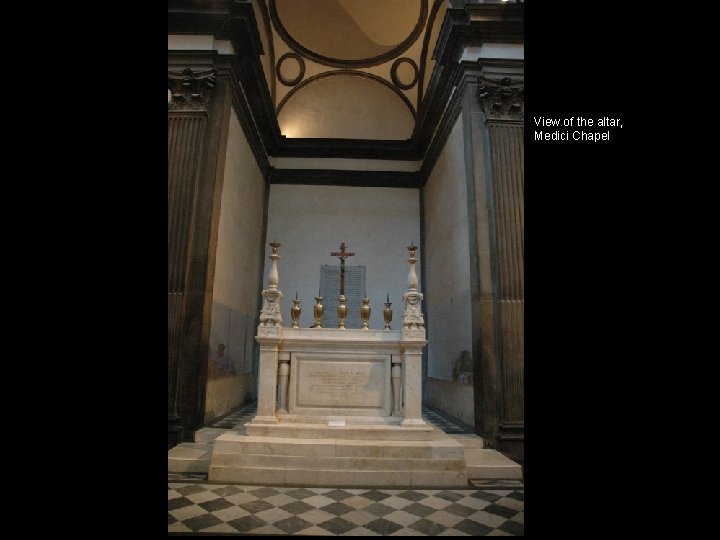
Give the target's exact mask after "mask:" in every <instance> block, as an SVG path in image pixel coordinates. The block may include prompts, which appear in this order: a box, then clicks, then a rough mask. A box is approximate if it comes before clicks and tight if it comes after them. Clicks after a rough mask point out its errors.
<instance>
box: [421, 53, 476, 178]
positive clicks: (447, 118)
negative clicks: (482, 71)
mask: <svg viewBox="0 0 720 540" xmlns="http://www.w3.org/2000/svg"><path fill="white" fill-rule="evenodd" d="M464 64H465V66H466V67H472V68H475V69H476V68H477V65H476V64H475V63H473V62H464ZM453 71H455V73H454V74H455V75H457V70H453ZM460 73H461V74H462V71H460ZM453 79H455V77H453ZM453 82H454V81H453ZM452 86H455V85H454V84H448V87H449V88H451V87H452ZM462 94H463V92H462V89H461V88H458V89H457V90H456V91H455V94H454V95H453V97H452V100H451V101H450V103H448V105H447V108H446V109H445V110H444V111H441V112H442V113H444V114H443V116H442V118H439V119H438V121H437V122H436V124H438V127H437V130H436V131H435V134H434V137H433V139H432V141H431V142H430V143H429V144H428V147H427V152H426V153H425V157H424V159H423V165H422V173H423V176H424V178H425V181H427V179H428V178H429V176H430V173H431V172H432V170H433V167H435V162H436V161H437V159H438V157H439V156H440V152H442V149H443V148H444V147H445V143H446V142H447V139H448V137H449V136H450V132H451V131H452V128H453V126H454V125H455V122H456V120H457V117H458V115H459V114H460V111H461V109H462V99H461V96H462ZM439 114H440V113H438V116H439Z"/></svg>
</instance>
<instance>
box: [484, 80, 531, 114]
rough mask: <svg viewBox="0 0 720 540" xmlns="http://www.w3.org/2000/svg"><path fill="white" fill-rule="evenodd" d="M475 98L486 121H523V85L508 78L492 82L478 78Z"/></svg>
mask: <svg viewBox="0 0 720 540" xmlns="http://www.w3.org/2000/svg"><path fill="white" fill-rule="evenodd" d="M477 81H478V89H477V94H476V95H477V98H478V101H479V102H480V107H481V108H482V110H483V112H484V113H485V116H486V117H487V119H488V120H524V118H525V84H524V83H516V84H513V82H512V80H511V79H510V77H505V78H503V79H502V80H500V81H492V80H490V79H486V78H484V77H478V80H477Z"/></svg>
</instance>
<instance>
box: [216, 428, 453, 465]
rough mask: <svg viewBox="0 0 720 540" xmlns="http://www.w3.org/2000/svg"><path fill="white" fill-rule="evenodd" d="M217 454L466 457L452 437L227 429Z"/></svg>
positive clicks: (418, 457) (320, 456)
mask: <svg viewBox="0 0 720 540" xmlns="http://www.w3.org/2000/svg"><path fill="white" fill-rule="evenodd" d="M214 452H215V453H217V454H256V455H257V454H262V455H272V456H310V457H314V458H327V457H349V458H386V459H393V458H395V459H454V460H459V459H464V448H463V445H462V444H461V443H459V442H458V441H455V440H453V439H450V438H439V439H433V440H429V441H394V440H382V441H368V440H353V439H333V438H317V439H302V438H289V437H258V436H253V435H239V434H236V433H225V434H223V435H220V436H219V437H218V438H217V439H215V442H214Z"/></svg>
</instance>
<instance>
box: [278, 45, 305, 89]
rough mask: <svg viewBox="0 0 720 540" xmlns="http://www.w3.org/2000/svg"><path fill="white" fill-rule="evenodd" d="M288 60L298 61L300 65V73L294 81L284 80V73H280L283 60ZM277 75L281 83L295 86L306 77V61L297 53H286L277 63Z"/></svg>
mask: <svg viewBox="0 0 720 540" xmlns="http://www.w3.org/2000/svg"><path fill="white" fill-rule="evenodd" d="M286 58H294V59H295V60H297V61H298V64H300V73H299V74H298V76H297V77H295V78H294V79H285V78H283V76H282V73H280V66H281V65H282V63H283V60H285V59H286ZM275 75H277V78H278V81H280V82H281V83H282V84H284V85H285V86H295V85H296V84H297V83H299V82H300V81H302V78H303V77H304V76H305V60H303V58H302V56H300V55H299V54H297V53H294V52H289V53H285V54H283V55H282V56H281V57H280V59H279V60H278V61H277V65H276V66H275Z"/></svg>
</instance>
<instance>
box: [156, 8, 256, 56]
mask: <svg viewBox="0 0 720 540" xmlns="http://www.w3.org/2000/svg"><path fill="white" fill-rule="evenodd" d="M168 34H212V35H214V36H215V37H216V38H218V39H226V40H230V41H232V45H233V49H234V50H235V54H236V55H254V56H256V57H257V56H260V55H261V54H264V51H263V47H262V41H261V40H260V34H259V33H258V29H257V22H256V20H255V13H254V12H253V7H252V4H251V3H250V1H249V0H233V1H228V0H224V1H223V0H213V1H210V2H208V1H203V0H168Z"/></svg>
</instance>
